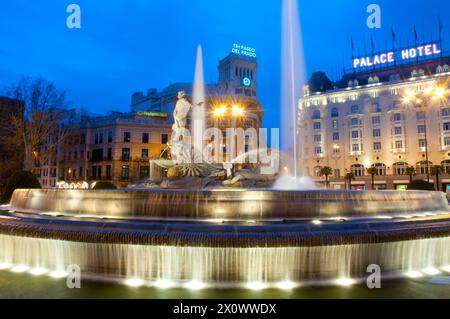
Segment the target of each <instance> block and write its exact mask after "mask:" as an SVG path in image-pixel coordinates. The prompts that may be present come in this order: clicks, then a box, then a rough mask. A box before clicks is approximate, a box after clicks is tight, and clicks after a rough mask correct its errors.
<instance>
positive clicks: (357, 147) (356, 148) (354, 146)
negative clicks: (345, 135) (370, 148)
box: [352, 144, 360, 152]
mask: <svg viewBox="0 0 450 319" xmlns="http://www.w3.org/2000/svg"><path fill="white" fill-rule="evenodd" d="M352 151H353V152H359V151H360V147H359V144H353V145H352Z"/></svg>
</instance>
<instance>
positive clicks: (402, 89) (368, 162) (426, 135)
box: [297, 52, 450, 191]
mask: <svg viewBox="0 0 450 319" xmlns="http://www.w3.org/2000/svg"><path fill="white" fill-rule="evenodd" d="M438 53H440V54H439V56H435V57H434V59H433V58H431V59H430V58H426V59H425V58H423V59H422V58H421V59H420V60H419V59H418V58H417V59H414V61H409V62H408V63H403V64H399V65H392V64H391V65H388V66H387V67H384V68H378V69H376V68H374V67H372V68H370V69H366V70H356V69H355V70H353V71H351V72H348V74H345V75H344V76H343V77H342V79H341V80H340V81H338V82H332V81H330V80H329V79H328V78H327V76H326V75H325V74H324V73H323V72H317V73H314V74H313V76H312V78H311V80H310V81H309V82H308V85H307V86H305V88H304V92H303V97H302V98H301V99H300V102H299V115H298V130H297V132H298V135H299V137H298V143H299V144H298V148H299V150H300V154H301V155H300V165H301V168H302V169H303V170H304V173H305V174H307V175H309V176H312V177H313V178H315V180H316V181H317V182H318V183H324V182H325V177H323V176H320V170H321V168H322V167H325V166H326V167H331V168H332V169H333V174H332V175H331V176H330V179H329V181H330V187H331V188H335V189H339V188H345V187H348V181H346V180H345V176H346V175H347V174H348V173H353V175H354V176H355V179H354V180H352V181H351V188H352V189H371V187H372V176H371V175H369V174H368V172H367V169H368V168H370V167H375V168H376V171H377V174H376V176H375V185H374V187H375V188H376V189H405V188H406V187H407V185H408V183H409V180H410V177H409V176H408V175H406V168H407V167H411V166H412V167H414V168H415V170H416V176H414V179H423V180H427V179H428V178H430V182H434V183H435V182H436V181H435V179H436V178H435V177H434V176H433V175H431V176H428V174H427V173H428V172H429V171H428V170H429V167H432V166H434V165H441V166H442V169H443V173H442V175H441V176H440V178H439V179H440V180H439V189H442V190H447V191H448V190H450V103H449V101H448V98H447V96H446V91H445V89H447V83H448V81H449V79H450V68H449V65H450V58H449V57H445V56H444V55H443V54H442V53H441V52H438ZM390 62H392V61H390ZM427 146H428V147H427ZM427 148H428V154H427V152H426V150H427ZM427 159H428V163H427Z"/></svg>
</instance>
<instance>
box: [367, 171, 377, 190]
mask: <svg viewBox="0 0 450 319" xmlns="http://www.w3.org/2000/svg"><path fill="white" fill-rule="evenodd" d="M367 173H368V174H369V175H370V176H371V178H372V184H371V185H372V189H375V175H377V174H378V170H377V168H376V167H374V166H372V167H369V168H368V169H367Z"/></svg>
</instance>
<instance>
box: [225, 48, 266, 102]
mask: <svg viewBox="0 0 450 319" xmlns="http://www.w3.org/2000/svg"><path fill="white" fill-rule="evenodd" d="M257 75H258V64H257V63H256V58H254V57H249V56H243V55H238V54H236V53H230V54H229V55H228V56H227V57H226V58H224V59H223V60H221V61H220V62H219V83H220V89H221V91H222V92H221V93H222V94H225V95H232V96H236V97H239V98H246V99H255V100H256V99H257V89H258V76H257Z"/></svg>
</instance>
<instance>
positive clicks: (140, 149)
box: [59, 111, 171, 186]
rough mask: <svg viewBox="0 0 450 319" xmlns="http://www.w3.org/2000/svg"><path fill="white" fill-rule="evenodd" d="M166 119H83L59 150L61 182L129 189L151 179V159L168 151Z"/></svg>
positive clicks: (149, 115)
mask: <svg viewBox="0 0 450 319" xmlns="http://www.w3.org/2000/svg"><path fill="white" fill-rule="evenodd" d="M167 118H168V114H166V113H160V112H142V111H141V112H132V113H117V112H114V113H112V114H109V115H106V116H101V117H87V118H84V119H83V120H82V123H83V125H80V126H79V127H78V128H77V129H76V130H75V132H74V133H73V134H71V136H70V137H69V138H67V139H66V141H65V143H64V145H63V146H62V147H61V149H60V156H59V158H60V172H59V176H60V180H63V181H66V182H68V183H72V182H80V181H87V180H91V181H98V180H108V181H112V182H113V183H114V184H116V185H117V186H126V185H127V184H129V183H130V182H131V181H134V180H139V179H147V178H149V177H150V162H149V161H150V159H154V158H159V157H160V155H161V153H162V152H163V151H164V150H165V149H166V148H167V142H168V141H169V138H170V134H171V124H170V123H169V121H168V119H167Z"/></svg>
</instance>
